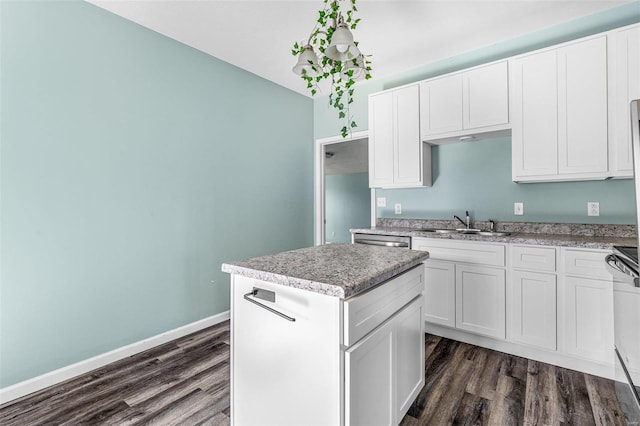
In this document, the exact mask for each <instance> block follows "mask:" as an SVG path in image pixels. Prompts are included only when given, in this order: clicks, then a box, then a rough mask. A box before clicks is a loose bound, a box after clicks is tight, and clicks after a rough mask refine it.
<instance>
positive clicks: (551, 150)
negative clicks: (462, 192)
mask: <svg viewBox="0 0 640 426" xmlns="http://www.w3.org/2000/svg"><path fill="white" fill-rule="evenodd" d="M638 76H640V24H635V25H631V26H627V27H623V28H618V29H615V30H612V31H608V32H606V33H601V34H597V35H594V36H589V37H585V38H582V39H579V40H574V41H571V42H567V43H563V44H560V45H556V46H551V47H547V48H544V49H540V50H537V51H534V52H529V53H525V54H522V55H518V56H515V57H512V58H509V59H508V60H502V61H497V62H493V63H490V64H486V65H481V66H477V67H474V68H469V69H467V70H463V71H458V72H455V73H451V74H447V75H443V76H439V77H435V78H431V79H428V80H423V81H421V82H419V83H415V84H413V85H408V86H404V87H401V88H398V89H392V90H387V91H384V92H380V93H376V94H373V95H370V97H369V126H370V135H369V173H370V174H369V176H370V186H371V187H383V188H401V187H415V186H431V157H430V151H431V150H430V148H429V145H426V146H425V145H424V144H423V143H422V142H427V143H429V144H443V143H448V142H457V141H459V140H469V139H472V138H474V137H477V138H482V137H493V136H496V135H499V134H508V132H509V131H510V132H511V136H512V151H511V154H512V178H513V180H514V181H515V182H561V181H578V180H602V179H609V178H632V177H633V155H632V148H631V135H630V133H631V130H630V129H631V122H630V121H631V119H630V113H629V103H630V101H632V100H634V99H640V78H639V77H638Z"/></svg>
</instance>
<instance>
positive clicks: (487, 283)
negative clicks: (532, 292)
mask: <svg viewBox="0 0 640 426" xmlns="http://www.w3.org/2000/svg"><path fill="white" fill-rule="evenodd" d="M411 245H412V248H413V249H415V250H424V251H428V252H429V260H427V261H426V262H425V288H424V300H425V302H424V305H425V309H424V319H425V321H427V322H429V323H432V324H439V325H445V326H448V327H455V328H457V329H460V330H464V331H470V332H473V333H475V334H480V335H483V336H490V337H496V338H500V339H504V338H505V337H506V272H505V269H504V265H505V245H504V244H491V243H486V244H485V243H481V242H477V241H474V242H467V241H459V240H455V241H453V240H444V239H437V240H436V239H428V238H414V239H413V240H412V242H411ZM447 260H448V261H447ZM481 265H482V266H481ZM484 265H492V266H495V267H491V266H484Z"/></svg>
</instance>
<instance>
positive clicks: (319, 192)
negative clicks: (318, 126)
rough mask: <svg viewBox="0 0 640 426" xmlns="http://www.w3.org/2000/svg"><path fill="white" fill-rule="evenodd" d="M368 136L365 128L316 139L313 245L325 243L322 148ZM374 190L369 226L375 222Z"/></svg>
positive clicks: (323, 161)
mask: <svg viewBox="0 0 640 426" xmlns="http://www.w3.org/2000/svg"><path fill="white" fill-rule="evenodd" d="M368 137H369V132H368V131H367V130H363V131H359V132H353V133H351V134H350V135H349V136H347V137H346V138H343V137H342V136H330V137H328V138H321V139H316V146H315V153H314V157H315V191H314V192H315V193H314V205H315V212H314V213H315V214H314V222H315V232H314V242H315V245H322V244H324V243H325V226H324V222H325V219H326V218H325V211H324V209H325V197H324V195H325V194H324V191H325V185H324V177H325V176H324V165H325V164H324V163H325V158H324V155H323V153H324V148H325V146H327V145H331V144H336V143H342V142H351V141H357V140H362V139H367V138H368ZM375 199H376V191H375V189H373V188H371V226H375V224H376V204H375Z"/></svg>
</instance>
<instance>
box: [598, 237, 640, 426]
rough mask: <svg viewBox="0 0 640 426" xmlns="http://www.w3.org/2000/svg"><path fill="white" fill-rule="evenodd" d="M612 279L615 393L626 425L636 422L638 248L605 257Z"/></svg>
mask: <svg viewBox="0 0 640 426" xmlns="http://www.w3.org/2000/svg"><path fill="white" fill-rule="evenodd" d="M606 261H607V265H608V266H609V270H610V271H611V273H612V275H613V277H614V282H613V315H614V316H613V320H614V322H613V324H614V325H613V326H614V336H615V347H614V351H615V362H616V373H615V374H616V377H615V378H616V394H617V395H618V401H619V402H620V407H621V408H622V411H623V413H624V416H625V419H626V421H627V424H629V425H640V387H639V386H640V278H639V275H638V248H637V247H616V248H615V250H614V254H612V255H609V256H607V259H606Z"/></svg>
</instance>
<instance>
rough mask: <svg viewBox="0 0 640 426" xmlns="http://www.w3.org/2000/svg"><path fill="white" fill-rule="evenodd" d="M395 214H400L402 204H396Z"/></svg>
mask: <svg viewBox="0 0 640 426" xmlns="http://www.w3.org/2000/svg"><path fill="white" fill-rule="evenodd" d="M395 212H396V214H402V204H400V203H396V205H395Z"/></svg>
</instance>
